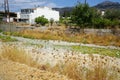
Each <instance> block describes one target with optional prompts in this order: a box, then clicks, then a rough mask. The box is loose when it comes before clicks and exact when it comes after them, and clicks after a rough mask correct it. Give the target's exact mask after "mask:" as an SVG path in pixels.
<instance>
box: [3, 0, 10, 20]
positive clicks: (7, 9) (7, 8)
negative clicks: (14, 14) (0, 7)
mask: <svg viewBox="0 0 120 80" xmlns="http://www.w3.org/2000/svg"><path fill="white" fill-rule="evenodd" d="M4 10H5V17H6V19H7V20H8V21H7V22H10V13H9V3H8V0H4Z"/></svg>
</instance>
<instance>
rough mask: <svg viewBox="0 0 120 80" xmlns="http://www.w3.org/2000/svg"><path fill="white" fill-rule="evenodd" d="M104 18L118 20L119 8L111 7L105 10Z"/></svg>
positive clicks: (119, 15)
mask: <svg viewBox="0 0 120 80" xmlns="http://www.w3.org/2000/svg"><path fill="white" fill-rule="evenodd" d="M104 17H105V18H107V19H110V20H112V21H113V20H118V19H120V10H117V9H111V10H107V11H106V12H105V16H104Z"/></svg>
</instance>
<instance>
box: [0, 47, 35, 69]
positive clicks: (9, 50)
mask: <svg viewBox="0 0 120 80" xmlns="http://www.w3.org/2000/svg"><path fill="white" fill-rule="evenodd" d="M0 56H1V59H7V60H11V61H13V62H18V63H22V64H26V65H29V66H31V67H35V66H37V62H35V61H34V60H33V59H32V57H31V56H30V55H28V54H26V53H25V51H24V50H23V49H18V48H17V47H16V46H11V45H3V46H2V51H1V54H0Z"/></svg>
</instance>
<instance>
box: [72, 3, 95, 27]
mask: <svg viewBox="0 0 120 80" xmlns="http://www.w3.org/2000/svg"><path fill="white" fill-rule="evenodd" d="M94 14H95V13H93V9H92V8H90V7H89V5H88V4H81V3H78V4H77V5H76V6H75V7H74V9H73V11H72V15H71V21H72V22H73V23H75V24H76V25H77V26H80V27H82V28H84V27H86V26H88V25H91V24H92V22H93V18H94V17H95V15H94Z"/></svg>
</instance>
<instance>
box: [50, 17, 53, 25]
mask: <svg viewBox="0 0 120 80" xmlns="http://www.w3.org/2000/svg"><path fill="white" fill-rule="evenodd" d="M53 23H54V19H53V18H51V19H50V25H51V26H52V25H53Z"/></svg>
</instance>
